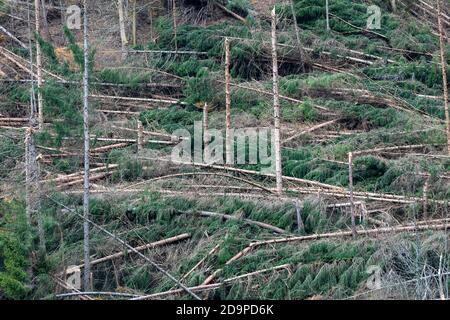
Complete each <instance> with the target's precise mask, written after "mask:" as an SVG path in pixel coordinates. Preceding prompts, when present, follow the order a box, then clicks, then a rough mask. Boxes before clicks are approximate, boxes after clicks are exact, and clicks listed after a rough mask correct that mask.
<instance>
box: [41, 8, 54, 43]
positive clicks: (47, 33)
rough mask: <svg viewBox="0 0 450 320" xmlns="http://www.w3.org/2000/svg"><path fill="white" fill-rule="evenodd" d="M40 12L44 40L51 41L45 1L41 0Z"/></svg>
mask: <svg viewBox="0 0 450 320" xmlns="http://www.w3.org/2000/svg"><path fill="white" fill-rule="evenodd" d="M41 11H42V21H43V22H44V23H43V27H44V29H43V34H44V39H45V40H46V41H51V40H52V37H51V34H50V29H49V27H48V18H47V7H46V5H45V0H41Z"/></svg>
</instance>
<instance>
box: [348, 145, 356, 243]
mask: <svg viewBox="0 0 450 320" xmlns="http://www.w3.org/2000/svg"><path fill="white" fill-rule="evenodd" d="M348 188H349V191H350V213H351V220H352V235H353V237H356V222H355V202H354V199H353V153H351V152H349V153H348Z"/></svg>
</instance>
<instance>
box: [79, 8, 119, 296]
mask: <svg viewBox="0 0 450 320" xmlns="http://www.w3.org/2000/svg"><path fill="white" fill-rule="evenodd" d="M119 2H120V5H122V1H120V0H119ZM83 42H84V47H83V55H84V72H83V131H84V187H83V216H84V221H83V235H84V245H83V251H84V279H83V280H84V290H85V291H89V289H90V275H91V270H90V269H91V266H90V254H89V251H90V250H89V220H88V219H89V151H90V150H89V149H90V139H89V138H90V137H89V41H88V10H87V0H84V19H83Z"/></svg>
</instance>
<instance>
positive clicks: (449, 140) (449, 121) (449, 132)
mask: <svg viewBox="0 0 450 320" xmlns="http://www.w3.org/2000/svg"><path fill="white" fill-rule="evenodd" d="M436 2H437V16H438V26H439V45H440V56H441V70H442V86H443V88H444V110H445V124H446V126H447V151H448V155H449V156H450V114H449V110H448V86H447V70H446V64H447V62H446V59H445V42H444V28H443V25H442V19H441V1H440V0H436Z"/></svg>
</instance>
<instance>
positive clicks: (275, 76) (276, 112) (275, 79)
mask: <svg viewBox="0 0 450 320" xmlns="http://www.w3.org/2000/svg"><path fill="white" fill-rule="evenodd" d="M272 64H273V109H274V129H275V130H274V135H275V139H274V140H275V141H274V143H275V176H276V181H277V188H276V189H277V193H278V195H281V193H282V192H283V178H282V168H281V140H280V127H281V119H280V117H281V114H280V96H279V89H278V55H277V16H276V12H275V7H274V8H273V10H272Z"/></svg>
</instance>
